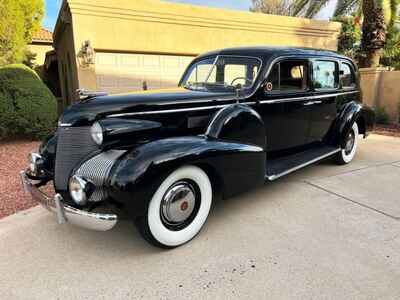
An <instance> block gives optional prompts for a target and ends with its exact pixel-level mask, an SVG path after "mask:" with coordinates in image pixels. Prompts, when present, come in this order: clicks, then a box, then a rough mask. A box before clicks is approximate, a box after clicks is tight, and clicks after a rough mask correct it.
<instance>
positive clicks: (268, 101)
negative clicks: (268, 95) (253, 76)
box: [260, 91, 360, 104]
mask: <svg viewBox="0 0 400 300" xmlns="http://www.w3.org/2000/svg"><path fill="white" fill-rule="evenodd" d="M359 92H360V91H351V92H341V93H334V94H324V95H314V96H306V97H293V98H286V99H273V100H260V103H261V104H272V103H286V102H295V101H307V100H313V99H325V98H331V97H337V96H342V95H349V94H356V93H359Z"/></svg>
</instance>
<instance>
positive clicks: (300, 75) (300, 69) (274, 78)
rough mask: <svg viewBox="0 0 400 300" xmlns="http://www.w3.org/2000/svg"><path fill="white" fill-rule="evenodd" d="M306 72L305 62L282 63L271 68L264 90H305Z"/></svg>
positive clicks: (290, 61) (289, 61) (306, 86)
mask: <svg viewBox="0 0 400 300" xmlns="http://www.w3.org/2000/svg"><path fill="white" fill-rule="evenodd" d="M307 70H308V68H307V62H306V61H300V60H288V61H282V62H280V63H278V64H276V65H275V66H274V67H273V68H272V70H271V72H270V74H269V76H268V79H267V82H268V83H267V85H266V87H265V88H266V90H267V91H304V90H307V88H308V85H307V74H308V72H307Z"/></svg>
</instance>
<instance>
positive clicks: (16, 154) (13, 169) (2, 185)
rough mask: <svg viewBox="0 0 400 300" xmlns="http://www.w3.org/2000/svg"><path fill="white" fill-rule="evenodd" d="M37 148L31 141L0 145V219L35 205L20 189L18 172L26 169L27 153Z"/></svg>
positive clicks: (37, 143)
mask: <svg viewBox="0 0 400 300" xmlns="http://www.w3.org/2000/svg"><path fill="white" fill-rule="evenodd" d="M38 146H39V142H32V141H13V142H1V143H0V161H1V164H0V174H1V177H0V218H3V217H5V216H8V215H11V214H14V213H16V212H18V211H21V210H24V209H27V208H30V207H32V206H35V205H36V204H35V202H33V201H32V199H31V198H30V197H29V196H27V195H25V194H24V192H23V190H22V188H21V182H20V179H19V171H21V170H23V169H24V168H26V167H27V156H28V153H29V152H31V151H37V148H38Z"/></svg>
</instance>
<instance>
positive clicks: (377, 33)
mask: <svg viewBox="0 0 400 300" xmlns="http://www.w3.org/2000/svg"><path fill="white" fill-rule="evenodd" d="M362 9H363V14H364V22H363V26H362V39H361V48H362V50H363V52H364V53H365V61H364V62H363V67H377V66H378V65H379V59H380V52H381V49H382V48H383V47H384V46H385V42H386V23H385V17H384V14H383V10H382V7H379V6H378V5H377V3H376V1H374V0H363V8H362Z"/></svg>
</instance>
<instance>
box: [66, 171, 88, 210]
mask: <svg viewBox="0 0 400 300" xmlns="http://www.w3.org/2000/svg"><path fill="white" fill-rule="evenodd" d="M92 192H93V184H92V183H90V182H89V181H87V180H85V179H83V178H82V177H79V176H76V175H74V176H72V177H71V179H70V180H69V193H70V195H71V197H72V200H74V202H75V203H76V204H78V205H80V206H83V205H85V204H86V203H87V200H88V198H89V197H90V195H91V193H92Z"/></svg>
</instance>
